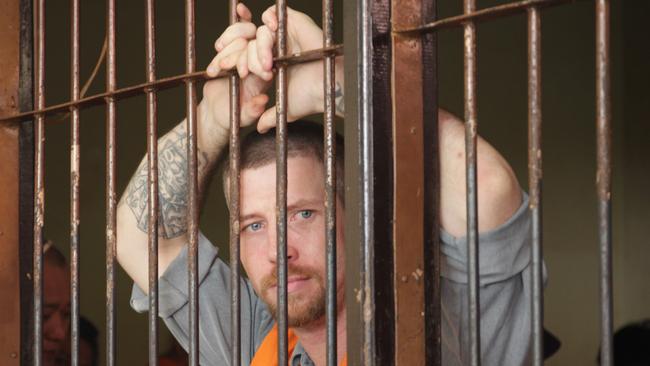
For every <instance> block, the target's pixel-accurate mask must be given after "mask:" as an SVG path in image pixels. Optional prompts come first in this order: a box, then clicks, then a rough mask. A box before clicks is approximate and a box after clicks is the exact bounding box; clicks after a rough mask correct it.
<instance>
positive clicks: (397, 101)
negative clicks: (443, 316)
mask: <svg viewBox="0 0 650 366" xmlns="http://www.w3.org/2000/svg"><path fill="white" fill-rule="evenodd" d="M391 16H392V19H391V22H392V25H393V28H398V27H399V28H403V27H408V26H416V25H418V24H421V23H422V1H421V0H392V1H391ZM422 55H423V54H422V39H421V37H420V36H419V35H416V36H415V37H404V36H400V35H393V36H392V56H393V60H392V66H393V67H392V70H391V80H392V84H393V100H392V103H393V113H392V125H393V126H392V132H393V142H394V145H393V169H394V170H393V171H394V173H393V174H394V181H395V186H394V190H393V191H394V194H395V195H394V197H393V205H394V212H393V258H394V270H393V277H394V280H393V283H394V284H395V287H394V289H393V296H394V297H395V319H396V320H397V321H396V322H395V325H394V326H395V338H394V339H395V364H396V365H414V366H416V365H424V364H425V344H424V337H423V335H424V324H425V322H424V280H423V274H424V272H423V270H424V261H423V257H424V246H423V245H424V230H423V229H422V228H423V226H424V201H423V199H422V192H423V191H424V151H423V142H424V138H423V135H422V133H423V122H424V115H423V112H424V100H423V98H422V97H423V95H422V93H423V91H424V90H423V87H422V82H423V80H422V78H423V70H422Z"/></svg>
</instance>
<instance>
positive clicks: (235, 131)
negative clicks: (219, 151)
mask: <svg viewBox="0 0 650 366" xmlns="http://www.w3.org/2000/svg"><path fill="white" fill-rule="evenodd" d="M229 4H230V24H234V23H236V22H237V21H239V19H238V16H237V0H230V2H229ZM239 101H240V99H239V75H238V74H237V73H236V72H232V74H230V149H229V150H230V161H229V164H230V166H229V168H230V186H229V187H228V188H229V190H230V195H229V197H230V312H231V326H230V329H231V330H230V331H231V333H230V334H231V360H230V364H231V365H232V366H239V365H240V364H241V303H240V300H239V299H240V295H241V294H240V292H241V291H240V287H239V281H240V276H241V274H240V265H239V257H240V254H239V233H240V231H239V177H240V175H239V170H240V167H239V163H240V155H239V153H240V144H239V142H240V138H239V137H240V134H239V125H240V117H241V114H240V105H239Z"/></svg>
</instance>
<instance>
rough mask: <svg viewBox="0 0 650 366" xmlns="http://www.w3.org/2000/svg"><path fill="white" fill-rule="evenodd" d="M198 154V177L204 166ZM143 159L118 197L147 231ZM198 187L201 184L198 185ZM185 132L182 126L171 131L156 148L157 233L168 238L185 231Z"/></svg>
mask: <svg viewBox="0 0 650 366" xmlns="http://www.w3.org/2000/svg"><path fill="white" fill-rule="evenodd" d="M197 155H198V174H199V179H201V177H204V176H205V173H206V172H205V171H206V170H207V166H208V157H207V154H206V153H205V152H203V151H201V150H198V151H197ZM148 170H149V163H148V161H147V158H146V157H145V159H144V160H143V161H142V163H140V166H139V167H138V169H137V171H136V172H135V174H134V176H133V178H131V181H130V182H129V186H128V187H127V189H126V192H125V194H124V197H123V198H122V200H123V201H124V202H125V203H126V204H127V205H128V206H129V208H131V211H132V212H133V215H134V216H135V218H136V220H137V223H138V228H139V229H140V230H142V231H143V232H147V227H148V226H149V211H148V209H147V207H148V204H147V201H148V192H149V191H148V187H147V175H148ZM199 186H202V184H199ZM187 194H188V171H187V133H186V131H185V127H184V125H183V127H182V128H178V129H174V130H172V131H171V132H170V133H169V135H168V136H166V137H165V138H164V139H163V141H161V146H159V148H158V209H159V212H158V235H160V236H161V237H163V238H165V239H171V238H175V237H178V236H180V235H183V234H185V233H186V232H187V208H188V201H187Z"/></svg>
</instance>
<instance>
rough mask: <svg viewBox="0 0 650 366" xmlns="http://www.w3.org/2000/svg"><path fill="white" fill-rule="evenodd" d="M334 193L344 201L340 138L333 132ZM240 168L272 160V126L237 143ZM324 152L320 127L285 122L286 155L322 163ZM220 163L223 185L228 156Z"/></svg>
mask: <svg viewBox="0 0 650 366" xmlns="http://www.w3.org/2000/svg"><path fill="white" fill-rule="evenodd" d="M335 140H336V141H335V145H336V146H335V149H336V161H335V167H336V168H335V169H336V194H337V196H338V198H339V200H340V201H341V203H343V204H344V203H345V199H344V196H345V191H344V189H345V183H344V182H345V179H344V175H343V173H344V163H343V161H344V150H343V149H344V147H343V137H342V136H341V135H339V134H338V133H337V134H336V138H335ZM240 151H241V152H240V168H241V170H244V169H254V168H259V167H261V166H264V165H267V164H270V163H272V162H275V128H273V129H271V130H269V131H268V132H266V133H263V134H261V133H259V132H257V131H253V132H251V133H249V134H248V135H246V137H245V138H244V139H242V142H241V149H240ZM324 151H325V142H324V133H323V126H322V125H320V124H318V123H316V122H311V121H304V120H301V121H296V122H291V123H289V124H287V157H289V158H290V157H297V156H311V157H313V158H315V159H316V160H317V161H319V162H321V163H323V155H324ZM225 162H226V164H223V180H224V187H226V186H227V184H225V183H226V179H227V177H228V164H227V162H228V158H226V159H225Z"/></svg>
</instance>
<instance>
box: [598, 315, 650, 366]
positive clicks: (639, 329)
mask: <svg viewBox="0 0 650 366" xmlns="http://www.w3.org/2000/svg"><path fill="white" fill-rule="evenodd" d="M598 364H599V365H600V352H598ZM614 365H615V366H650V319H645V320H643V321H640V322H636V323H630V324H627V325H625V326H623V327H622V328H619V330H618V331H616V333H614Z"/></svg>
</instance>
